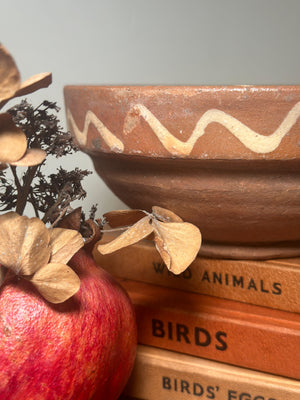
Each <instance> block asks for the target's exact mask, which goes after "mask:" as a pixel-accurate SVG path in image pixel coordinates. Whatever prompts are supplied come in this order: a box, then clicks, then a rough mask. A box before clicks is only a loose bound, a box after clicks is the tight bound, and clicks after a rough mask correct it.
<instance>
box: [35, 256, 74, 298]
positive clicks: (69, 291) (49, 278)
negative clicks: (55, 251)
mask: <svg viewBox="0 0 300 400" xmlns="http://www.w3.org/2000/svg"><path fill="white" fill-rule="evenodd" d="M31 282H32V283H33V285H34V286H35V287H36V288H37V290H38V291H39V292H40V293H41V295H42V296H43V297H44V298H45V299H46V300H48V301H50V302H51V303H54V304H57V303H62V302H64V301H66V300H68V299H69V298H70V297H71V296H73V295H74V294H75V293H76V292H77V291H78V290H79V288H80V279H79V277H78V275H77V274H76V273H75V272H74V271H73V270H72V269H71V268H70V267H68V266H67V265H65V264H60V263H50V264H47V265H45V266H43V267H42V268H40V269H39V270H38V271H37V272H36V273H35V274H34V276H33V277H32V278H31Z"/></svg>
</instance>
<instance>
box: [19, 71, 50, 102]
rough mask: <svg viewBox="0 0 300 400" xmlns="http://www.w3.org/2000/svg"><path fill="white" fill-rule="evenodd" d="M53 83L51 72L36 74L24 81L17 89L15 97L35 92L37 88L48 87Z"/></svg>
mask: <svg viewBox="0 0 300 400" xmlns="http://www.w3.org/2000/svg"><path fill="white" fill-rule="evenodd" d="M51 83H52V74H51V72H42V73H40V74H37V75H34V76H32V77H30V78H28V79H26V81H24V82H22V84H21V86H20V88H19V89H18V90H17V91H16V93H15V95H14V97H19V96H24V95H26V94H29V93H32V92H35V91H36V90H39V89H42V88H46V87H48V86H49V85H51Z"/></svg>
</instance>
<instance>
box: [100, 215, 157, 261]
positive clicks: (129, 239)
mask: <svg viewBox="0 0 300 400" xmlns="http://www.w3.org/2000/svg"><path fill="white" fill-rule="evenodd" d="M151 222H152V220H151V217H150V216H147V217H144V218H142V219H141V220H139V221H138V222H136V223H135V224H134V225H133V226H131V227H130V228H128V229H127V230H126V231H125V232H124V233H122V234H121V235H119V236H118V237H117V238H116V239H114V240H112V241H111V242H109V243H106V244H99V245H98V247H97V248H98V251H99V252H100V253H101V254H108V253H112V252H114V251H116V250H119V249H122V248H123V247H127V246H130V245H132V244H134V243H137V242H139V241H140V240H142V239H144V238H145V237H147V236H148V235H150V233H152V232H153V224H152V223H151Z"/></svg>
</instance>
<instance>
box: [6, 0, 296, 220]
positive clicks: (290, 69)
mask: <svg viewBox="0 0 300 400" xmlns="http://www.w3.org/2000/svg"><path fill="white" fill-rule="evenodd" d="M0 4H1V8H0V10H1V11H0V41H1V42H2V43H3V44H4V45H5V46H6V47H7V48H8V49H9V50H10V52H11V53H12V54H13V56H14V58H15V60H16V62H17V64H18V66H19V69H20V70H21V73H22V77H23V78H24V79H26V78H28V77H29V76H31V75H33V74H35V73H38V72H43V71H51V72H52V73H53V84H52V85H51V86H50V87H49V88H48V89H44V90H41V91H39V92H36V93H35V94H32V95H30V99H31V100H32V101H33V102H34V104H38V102H39V101H42V100H44V99H48V100H53V101H57V102H58V105H59V106H60V107H61V108H62V110H61V112H60V118H61V121H62V125H63V126H64V127H66V125H65V115H64V103H63V86H64V85H65V84H195V85H201V84H264V83H268V84H299V83H300V47H299V39H300V1H299V0H86V1H79V0H51V1H43V0H26V1H24V0H13V1H4V0H2V1H1V2H0ZM13 104H14V102H13V101H12V102H10V103H9V106H12V105H13ZM74 157H75V158H74ZM74 157H69V158H65V159H62V161H61V164H62V165H63V167H64V168H69V167H70V168H73V167H74V164H76V165H77V166H79V167H81V168H88V169H91V170H93V166H92V163H91V161H90V159H89V158H88V156H86V155H85V154H82V153H77V154H76V156H74ZM56 167H57V162H52V161H50V162H49V163H48V168H49V169H51V168H56ZM85 182H86V183H85V188H86V189H87V191H88V193H89V195H88V198H87V200H86V202H85V206H84V208H85V209H86V210H88V209H89V207H90V205H91V204H94V203H98V206H99V214H102V213H103V212H105V211H109V210H112V209H117V208H124V207H125V205H123V204H122V203H121V202H120V201H119V200H118V199H117V198H116V197H115V196H114V195H113V194H112V193H111V192H110V190H109V189H108V188H107V187H106V186H105V185H104V183H103V182H102V181H101V180H100V178H99V177H98V176H97V175H96V174H93V175H92V176H90V177H89V178H88V179H87V180H86V181H85Z"/></svg>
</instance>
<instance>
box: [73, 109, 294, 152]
mask: <svg viewBox="0 0 300 400" xmlns="http://www.w3.org/2000/svg"><path fill="white" fill-rule="evenodd" d="M140 117H142V118H144V120H145V121H146V122H147V123H148V124H149V126H150V127H151V129H152V131H153V133H154V134H155V135H156V137H157V138H158V139H159V141H160V142H161V144H162V145H163V147H164V148H165V149H166V150H167V151H168V152H169V153H170V154H172V155H173V156H179V157H184V156H188V155H189V154H190V153H191V151H192V150H193V147H194V145H195V143H196V142H197V140H198V139H199V138H200V137H201V136H203V135H204V134H205V128H206V127H207V126H208V125H209V124H210V123H212V122H216V123H219V124H221V125H222V126H224V127H225V128H226V129H228V131H229V132H231V133H232V134H233V135H234V136H235V137H236V138H237V139H238V140H239V141H240V142H241V143H243V145H244V146H245V147H246V148H248V149H249V150H251V151H253V152H255V153H259V154H267V153H271V152H272V151H274V150H276V149H277V148H278V147H279V145H280V143H281V140H282V139H283V138H284V136H285V135H287V133H288V132H289V131H290V130H291V128H292V127H293V125H295V123H296V122H297V120H298V118H299V117H300V101H299V102H298V103H296V104H295V105H294V106H293V108H292V109H291V110H290V111H289V112H288V113H287V115H286V117H285V118H284V120H283V121H282V123H281V124H280V125H279V127H278V128H277V129H276V130H275V132H273V133H272V134H270V135H268V136H266V135H261V134H259V133H257V132H255V131H254V130H252V129H250V128H249V127H248V126H247V125H245V124H243V123H242V122H240V121H239V120H238V119H236V118H234V117H232V116H231V115H229V114H227V113H225V112H224V111H221V110H217V109H210V110H208V111H206V112H205V113H204V114H203V115H202V116H201V117H200V119H199V120H198V122H197V124H196V126H195V129H194V130H193V132H192V134H191V136H190V137H189V139H188V140H187V141H185V142H184V141H181V140H180V139H178V138H176V137H175V136H174V135H173V134H172V133H170V132H169V131H168V129H167V128H166V127H165V126H164V125H163V124H162V123H161V122H160V121H159V120H158V119H157V118H156V117H155V116H154V115H153V114H152V113H151V111H150V110H149V109H148V108H147V107H145V106H144V105H142V104H136V105H135V106H134V107H133V108H132V109H131V110H130V111H129V112H128V114H127V116H126V118H125V121H124V133H125V134H127V135H128V134H130V132H131V131H132V130H133V129H134V127H135V126H136V124H137V123H138V119H139V118H140ZM67 118H68V122H69V124H70V125H71V128H72V129H73V132H74V135H75V137H76V139H77V141H78V143H79V145H81V146H82V145H85V144H86V142H87V134H88V128H89V125H90V124H91V123H92V124H93V125H94V126H95V127H96V129H97V131H98V132H99V134H100V135H101V137H102V138H103V140H104V141H105V143H106V144H107V145H108V146H109V148H110V149H111V150H112V151H115V152H118V153H122V152H123V151H124V144H123V143H122V141H121V140H120V139H119V138H117V137H116V136H115V135H114V134H113V133H112V132H110V130H109V129H108V128H107V127H106V126H105V125H104V124H103V122H102V121H100V119H99V118H98V117H97V116H96V115H95V114H94V113H93V112H91V111H88V112H87V113H86V117H85V122H84V128H83V131H81V130H80V129H79V128H78V126H77V125H76V123H75V120H74V118H73V116H72V114H71V112H70V110H68V111H67Z"/></svg>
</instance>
